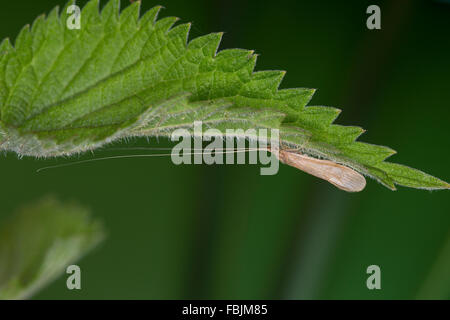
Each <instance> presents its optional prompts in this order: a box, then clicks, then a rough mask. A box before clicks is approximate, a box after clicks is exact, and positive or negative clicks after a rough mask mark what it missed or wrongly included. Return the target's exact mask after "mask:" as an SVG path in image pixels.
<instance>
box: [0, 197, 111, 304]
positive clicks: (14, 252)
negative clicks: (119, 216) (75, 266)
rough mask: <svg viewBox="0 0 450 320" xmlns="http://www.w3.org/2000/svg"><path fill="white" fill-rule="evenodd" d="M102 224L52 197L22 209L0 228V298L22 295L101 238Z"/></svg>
mask: <svg viewBox="0 0 450 320" xmlns="http://www.w3.org/2000/svg"><path fill="white" fill-rule="evenodd" d="M103 236H104V233H103V228H102V226H101V224H99V223H98V222H96V221H92V219H91V218H90V217H89V212H88V211H87V210H86V209H85V208H82V207H80V206H78V205H75V204H70V205H67V204H62V203H60V202H58V201H56V200H55V199H53V198H46V199H43V200H41V201H40V202H39V203H37V204H34V205H31V206H27V207H23V208H22V209H20V210H19V211H18V212H17V213H16V214H15V215H14V216H12V217H11V218H10V219H9V221H5V223H2V224H1V226H0V299H26V298H28V297H30V296H31V295H32V294H34V293H35V292H36V291H37V290H39V289H40V288H42V287H43V286H45V285H47V284H48V283H49V282H51V281H52V280H54V279H55V278H56V277H57V276H59V275H60V274H61V273H63V272H64V271H65V270H66V267H67V266H69V265H71V264H72V263H74V262H75V261H76V260H77V259H79V258H80V257H81V256H82V255H84V254H85V253H86V252H87V251H89V250H90V249H91V248H93V247H94V246H95V245H97V244H98V243H99V242H100V241H101V240H102V239H103Z"/></svg>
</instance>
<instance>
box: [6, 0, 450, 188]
mask: <svg viewBox="0 0 450 320" xmlns="http://www.w3.org/2000/svg"><path fill="white" fill-rule="evenodd" d="M69 4H70V3H69ZM69 4H68V5H69ZM119 6H120V3H119V0H111V1H109V2H108V3H107V4H106V5H105V7H104V8H103V9H102V11H101V12H100V11H99V1H98V0H91V1H89V2H88V3H87V4H86V5H85V7H84V8H83V9H82V13H81V29H79V30H77V29H75V30H69V29H68V28H67V27H66V20H67V18H68V15H67V13H66V8H64V9H63V10H62V13H61V14H59V13H58V8H56V9H54V10H53V11H52V12H51V13H50V14H49V15H48V17H43V16H41V17H38V18H37V19H36V21H35V22H34V23H33V25H32V27H31V28H29V27H25V28H23V29H22V31H21V32H20V34H19V36H18V37H17V39H16V41H15V45H14V47H13V46H11V44H10V43H9V41H8V40H7V39H6V40H4V41H3V42H2V44H1V45H0V150H5V151H14V152H16V153H18V154H19V155H27V156H35V157H50V156H61V155H72V154H75V153H80V152H84V151H86V150H92V149H95V148H98V147H100V146H102V145H104V144H106V143H110V142H112V141H115V140H118V139H123V138H127V137H134V136H169V135H170V132H171V131H172V130H173V129H174V128H178V127H180V126H183V127H186V128H192V126H193V121H195V120H204V119H206V118H207V117H208V113H205V112H204V111H205V110H209V109H211V108H212V109H214V116H215V119H214V121H212V120H211V119H210V120H211V121H212V122H211V123H210V124H209V125H210V126H214V127H216V128H217V129H220V130H221V129H224V128H227V127H235V126H236V123H239V124H240V125H241V128H242V129H244V130H245V129H246V128H250V127H252V126H253V127H259V128H268V129H280V139H281V142H282V144H283V145H284V146H288V147H290V148H295V149H298V150H299V152H303V153H305V154H308V155H311V156H314V157H319V158H325V159H330V160H333V161H335V162H337V163H341V164H344V165H346V166H349V167H352V168H354V169H355V170H357V171H359V172H361V173H363V174H365V175H367V176H370V177H372V178H374V179H376V180H378V181H379V182H381V183H382V184H384V185H385V186H387V187H388V188H391V189H393V190H394V189H395V184H399V185H405V186H409V187H415V188H427V189H448V188H449V185H448V184H447V183H446V182H444V181H441V180H439V179H436V178H434V177H431V176H429V175H426V174H424V173H422V172H420V171H415V170H406V169H404V168H405V167H402V166H395V165H389V164H386V163H385V162H383V161H384V160H385V159H386V158H388V157H389V156H391V155H393V154H394V153H395V151H393V150H392V149H390V148H387V147H383V146H375V145H371V144H367V143H363V142H359V141H356V139H357V138H358V137H359V136H360V135H361V134H362V133H363V132H364V130H363V129H362V128H359V127H351V126H340V125H336V124H334V123H333V122H334V120H335V119H336V117H337V116H338V114H339V113H340V110H338V109H335V108H330V107H315V106H307V104H308V102H309V101H310V99H311V97H312V96H313V94H314V90H313V89H307V88H296V89H284V90H279V89H278V88H279V85H280V83H281V81H282V79H283V77H284V74H285V72H284V71H259V72H254V68H255V64H256V57H257V56H256V55H255V54H254V53H253V51H249V50H242V49H228V50H223V51H220V52H217V49H218V47H219V44H220V41H221V37H222V34H221V33H213V34H209V35H206V36H202V37H198V38H196V39H193V40H191V41H188V34H189V28H190V24H180V25H177V26H175V23H176V22H177V20H178V19H177V18H174V17H167V18H163V19H159V20H157V19H156V17H157V15H158V12H159V10H160V8H161V7H155V8H153V9H151V10H150V11H148V12H147V13H145V14H144V15H143V16H142V17H140V18H139V9H140V3H139V2H135V3H133V4H131V5H130V6H128V7H127V8H126V9H125V10H123V11H122V12H121V13H120V15H119ZM175 110H177V111H175ZM174 113H175V114H174ZM270 118H273V119H274V120H273V121H268V119H270Z"/></svg>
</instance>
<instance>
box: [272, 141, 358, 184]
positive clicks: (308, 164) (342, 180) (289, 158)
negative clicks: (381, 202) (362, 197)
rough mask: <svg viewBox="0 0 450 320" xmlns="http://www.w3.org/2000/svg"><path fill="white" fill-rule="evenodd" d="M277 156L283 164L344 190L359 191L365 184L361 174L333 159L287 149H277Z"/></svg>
mask: <svg viewBox="0 0 450 320" xmlns="http://www.w3.org/2000/svg"><path fill="white" fill-rule="evenodd" d="M278 157H279V159H280V161H281V162H283V163H284V164H287V165H290V166H292V167H295V168H297V169H300V170H302V171H304V172H306V173H309V174H311V175H313V176H315V177H318V178H320V179H323V180H326V181H328V182H329V183H331V184H333V185H335V186H336V187H338V188H339V189H341V190H344V191H348V192H359V191H361V190H363V189H364V187H365V186H366V179H365V178H364V176H363V175H362V174H360V173H358V172H356V171H355V170H353V169H351V168H349V167H346V166H343V165H340V164H337V163H335V162H333V161H329V160H321V159H316V158H312V157H308V156H306V155H304V154H299V153H294V152H291V151H287V150H279V155H278Z"/></svg>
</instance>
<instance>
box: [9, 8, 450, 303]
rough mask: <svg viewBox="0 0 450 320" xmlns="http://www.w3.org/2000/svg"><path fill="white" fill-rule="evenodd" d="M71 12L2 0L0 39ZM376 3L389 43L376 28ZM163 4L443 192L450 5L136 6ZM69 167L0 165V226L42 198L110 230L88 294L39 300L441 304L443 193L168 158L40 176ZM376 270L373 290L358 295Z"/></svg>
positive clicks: (445, 251)
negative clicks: (356, 186) (244, 53)
mask: <svg viewBox="0 0 450 320" xmlns="http://www.w3.org/2000/svg"><path fill="white" fill-rule="evenodd" d="M84 2H85V1H79V3H84ZM64 3H65V0H62V1H55V0H53V1H52V0H39V1H36V0H28V1H25V0H21V1H19V0H16V1H9V0H8V1H5V0H4V1H2V4H1V9H0V10H1V11H0V38H4V37H7V36H9V37H11V38H14V37H15V36H16V35H17V34H18V32H19V30H20V29H21V27H22V26H23V25H25V24H27V23H31V22H32V21H33V20H34V18H35V17H36V16H37V15H39V14H41V13H44V12H46V13H48V12H49V11H50V9H51V8H52V7H54V6H55V5H57V4H59V5H63V4H64ZM103 3H104V2H103ZM122 3H123V5H127V4H128V1H122ZM374 3H376V4H379V5H380V7H381V10H382V30H374V31H370V30H368V29H367V28H366V19H367V17H368V15H367V14H366V8H367V6H368V5H369V4H374ZM156 4H162V5H164V6H165V7H166V8H167V9H165V10H163V12H162V13H161V16H168V15H176V16H179V17H181V18H182V21H183V22H187V21H193V22H194V25H193V29H192V32H191V37H193V36H198V35H202V34H206V33H209V32H213V31H225V32H226V33H225V36H224V41H223V45H222V46H221V48H231V47H241V48H248V49H255V51H256V52H257V53H258V54H260V57H259V59H258V65H257V70H265V69H283V70H287V71H288V73H287V76H286V78H285V80H284V81H283V84H282V88H288V87H299V86H301V87H311V88H318V89H319V90H318V91H317V93H316V95H315V96H314V98H313V100H312V102H311V104H312V105H328V106H335V107H339V108H342V109H343V113H342V115H341V116H340V117H339V118H338V120H337V122H338V123H339V124H348V125H361V126H363V127H364V128H365V129H368V132H367V133H366V134H365V135H364V136H362V138H361V140H363V141H367V142H371V143H375V144H384V145H388V146H390V147H392V148H394V149H395V150H397V151H398V152H399V154H397V155H395V156H393V157H392V158H391V160H392V161H395V162H399V163H402V164H406V165H411V166H413V167H416V168H419V169H423V170H424V171H426V172H428V173H430V174H434V175H436V176H438V177H440V178H442V179H444V180H447V181H449V180H450V167H449V165H448V164H449V160H448V159H449V156H450V151H449V142H448V141H449V140H448V139H449V115H450V108H449V101H450V79H449V78H450V3H447V4H446V3H444V2H443V1H442V2H437V1H397V0H396V1H384V2H380V1H352V2H350V1H346V2H342V1H312V0H309V1H299V0H295V1H294V0H291V1H288V0H277V1H271V2H269V1H267V2H266V1H237V0H224V1H219V0H216V1H211V0H195V1H194V0H190V1H186V0H171V1H159V2H156V1H153V0H152V1H150V0H143V7H144V9H145V10H147V9H148V8H150V7H152V6H154V5H156ZM131 144H132V145H141V146H152V147H161V146H170V144H169V143H167V142H166V141H160V142H159V143H158V142H157V141H156V140H155V139H150V141H149V142H147V141H146V140H141V141H139V140H136V141H134V142H132V143H131ZM117 153H121V154H123V153H124V152H123V151H122V152H118V151H100V152H96V155H97V156H100V155H102V156H103V155H109V154H111V155H112V154H117ZM89 157H91V156H90V155H87V156H84V157H83V158H89ZM66 161H67V160H63V159H59V160H47V161H43V160H34V159H29V158H28V159H21V160H18V159H17V156H15V155H14V154H8V155H6V156H5V155H2V157H1V159H0V162H1V164H0V177H1V181H2V183H1V184H0V195H1V198H0V199H1V208H2V209H1V210H2V211H1V213H0V218H4V217H6V216H7V215H8V214H10V213H11V212H12V211H13V210H14V209H15V208H17V207H18V206H20V205H21V204H24V203H29V202H32V201H34V200H36V199H39V198H40V197H42V196H43V195H46V194H49V193H50V194H55V195H57V196H58V197H59V198H60V199H63V200H76V201H78V202H80V203H82V204H84V205H86V206H88V207H90V208H91V209H92V212H93V214H94V215H95V216H96V217H99V218H101V219H102V220H103V221H104V223H105V226H106V228H107V230H108V232H109V236H108V239H107V240H106V241H105V242H104V243H103V245H101V246H100V247H98V248H96V249H95V250H94V251H93V252H91V253H90V254H89V255H88V256H86V257H85V258H83V259H82V260H81V261H80V262H79V265H80V266H81V269H82V290H81V291H69V290H67V289H66V287H65V277H64V276H63V277H61V278H60V279H59V280H58V281H56V282H54V283H53V284H52V285H51V286H49V287H47V288H46V289H44V290H43V291H41V293H40V294H38V295H37V296H36V298H39V299H47V298H61V299H79V298H87V299H92V298H100V299H104V298H114V299H118V298H125V299H155V298H157V299H165V298H173V299H177V298H209V299H216V298H226V299H228V298H251V299H260V298H275V299H278V298H283V299H284V298H289V299H297V298H325V299H329V298H343V299H347V298H362V299H378V298H396V299H405V298H417V297H425V298H442V299H447V298H450V271H449V270H450V232H449V231H450V229H449V226H450V214H449V213H450V202H449V194H448V192H446V191H441V192H428V191H422V190H413V189H407V188H400V189H399V191H397V192H392V191H390V190H388V189H385V188H384V187H382V186H381V185H378V184H377V183H376V182H374V181H372V180H371V181H369V182H368V185H367V188H366V190H364V191H363V192H361V193H359V194H348V193H345V192H343V191H339V190H337V189H336V188H334V187H333V186H331V185H329V184H327V183H326V182H322V181H319V180H318V179H316V178H313V177H310V176H308V175H306V174H304V173H302V172H299V171H297V170H296V169H293V168H290V167H287V166H282V167H281V168H280V172H279V173H278V175H275V176H260V175H259V167H258V166H256V165H253V166H250V165H245V166H244V165H228V166H206V165H201V166H200V165H196V166H194V165H183V166H175V165H174V164H172V162H171V161H170V158H147V159H145V158H144V159H122V160H109V161H104V162H96V163H90V164H84V165H76V166H72V167H66V168H59V169H53V170H49V171H46V172H42V173H39V174H38V173H36V172H35V170H36V169H37V168H40V167H43V166H46V165H51V164H55V163H64V162H66ZM372 264H376V265H379V266H380V267H381V272H382V280H381V281H382V289H381V290H379V291H370V290H368V289H367V288H366V278H367V276H368V275H367V274H366V268H367V266H369V265H372Z"/></svg>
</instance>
